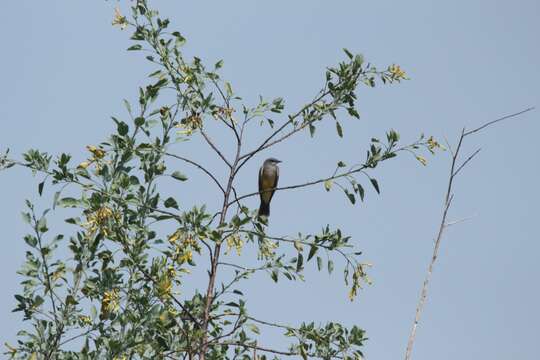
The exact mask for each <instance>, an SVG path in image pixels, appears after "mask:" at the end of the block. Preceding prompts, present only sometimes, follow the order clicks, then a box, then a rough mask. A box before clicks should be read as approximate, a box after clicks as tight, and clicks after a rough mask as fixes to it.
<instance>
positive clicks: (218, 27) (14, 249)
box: [0, 0, 540, 360]
mask: <svg viewBox="0 0 540 360" xmlns="http://www.w3.org/2000/svg"><path fill="white" fill-rule="evenodd" d="M154 4H157V5H158V7H160V8H161V10H162V13H163V14H167V15H168V16H169V17H170V18H171V20H172V27H174V28H176V29H178V30H179V31H181V32H182V33H183V34H184V35H185V36H186V37H187V39H188V44H187V48H186V51H187V53H188V54H190V55H197V56H199V57H201V58H202V59H204V60H205V61H206V62H207V63H208V64H213V63H214V62H215V61H217V60H218V59H224V60H225V68H224V74H225V77H227V78H228V79H229V80H230V81H231V82H232V84H233V87H234V89H235V90H236V91H237V92H238V93H239V94H241V95H242V96H243V97H244V98H245V99H246V101H249V102H251V103H252V104H253V103H254V101H255V99H256V98H257V96H258V95H259V94H262V95H264V96H265V97H268V98H272V97H276V96H282V97H284V98H285V100H286V104H287V107H286V110H287V112H293V111H295V110H296V109H298V107H299V106H300V105H301V104H302V103H303V102H304V101H306V100H309V99H311V98H312V96H313V95H314V94H315V93H316V91H318V89H319V87H320V85H321V84H322V82H323V74H324V68H325V66H328V65H333V64H336V63H337V62H338V61H339V60H341V59H343V53H342V51H341V49H342V48H343V47H347V48H349V49H350V50H352V51H354V52H361V53H363V54H364V56H365V58H366V59H367V60H368V61H370V62H372V63H374V64H376V65H379V66H381V67H384V66H386V65H388V64H391V63H398V64H400V65H401V66H402V67H403V68H404V69H405V70H406V71H407V73H408V75H409V76H410V78H411V80H410V81H407V82H405V83H402V84H400V85H396V86H391V87H377V88H375V89H367V88H365V87H364V88H361V89H360V90H359V92H358V96H359V111H360V113H361V119H360V120H347V121H344V122H343V125H344V127H345V137H344V138H343V139H339V138H338V137H337V136H336V135H335V130H334V129H333V126H327V127H322V128H320V129H319V130H318V134H319V135H320V137H318V138H316V139H315V140H312V139H310V138H309V136H307V135H306V134H301V135H300V136H298V137H296V138H295V139H294V140H293V141H290V142H288V143H286V144H283V145H279V146H276V147H275V148H273V150H272V151H271V152H269V153H267V155H268V156H275V157H277V158H279V159H282V160H284V163H283V164H282V166H281V179H280V182H281V184H282V185H290V184H296V183H298V182H301V181H305V180H312V179H317V178H320V177H323V176H326V175H328V174H329V173H331V171H332V170H333V166H334V165H335V163H336V162H337V161H338V160H344V161H346V162H352V161H354V160H356V159H362V158H363V156H364V153H365V149H366V146H367V143H368V141H369V139H370V138H371V137H372V136H379V137H380V136H384V132H385V131H386V130H387V129H390V128H394V129H396V130H398V131H399V132H400V133H401V135H402V139H403V140H404V141H407V140H409V141H412V140H414V138H415V137H416V136H417V135H418V134H420V133H421V132H424V133H426V134H430V135H434V136H435V137H437V138H440V139H444V137H447V138H448V139H449V141H451V142H453V141H454V139H455V138H456V136H457V134H458V132H459V131H460V129H461V128H462V127H463V126H468V127H475V126H477V125H480V124H481V123H483V122H485V121H488V120H492V119H495V118H497V117H499V116H502V115H506V114H509V113H513V112H517V111H519V110H521V109H524V108H527V107H530V106H539V105H540V85H539V84H540V72H539V71H538V66H539V64H540V47H539V46H538V35H539V34H540V2H538V1H537V0H517V1H497V0H489V1H488V0H484V1H480V0H469V1H465V0H456V1H428V0H423V1H397V0H394V1H387V0H382V1H369V2H368V1H360V0H356V1H352V0H350V1H343V0H337V1H332V2H330V1H319V0H295V1H284V0H274V1H256V0H250V1H248V0H237V1H226V2H225V1H182V2H180V1H155V2H154ZM115 5H116V2H105V1H67V0H64V1H61V0H52V1H30V0H7V1H4V2H3V6H2V11H1V12H0V34H1V35H0V36H1V38H2V56H1V57H0V65H1V66H0V79H1V81H0V105H1V106H0V124H1V126H0V150H5V148H7V147H9V148H11V151H12V153H13V154H14V155H17V154H21V153H22V152H23V151H25V150H26V149H29V148H39V149H41V150H46V151H48V152H50V153H53V154H56V153H59V152H62V151H67V152H71V153H73V154H74V155H75V157H76V158H77V159H80V160H82V159H83V158H84V156H86V154H85V153H84V146H85V145H87V144H96V143H98V142H100V141H101V140H104V138H105V137H106V136H107V135H108V134H109V133H110V131H111V130H112V129H113V127H112V121H111V120H110V118H109V116H111V115H118V116H125V115H126V114H125V112H124V110H123V105H122V99H123V98H127V99H131V100H133V99H136V91H137V87H138V86H139V85H142V84H144V82H145V79H144V76H145V75H146V74H148V73H149V72H150V71H151V69H152V68H151V67H150V65H149V64H148V63H147V62H146V61H144V60H143V59H142V56H141V54H137V53H129V52H126V51H125V49H126V48H127V47H128V46H130V42H129V40H128V35H129V34H128V33H127V32H122V31H120V30H119V29H118V28H113V27H112V26H111V19H112V15H113V7H114V6H115ZM122 5H125V4H122ZM276 120H282V119H276ZM221 134H222V133H221V132H217V131H216V132H215V133H213V134H212V135H213V136H214V137H215V138H216V139H217V141H218V142H220V144H221V145H222V146H224V147H225V149H228V148H227V144H226V143H225V141H226V140H227V139H226V138H225V137H223V136H222V135H221ZM538 134H540V110H538V109H537V110H535V111H533V112H529V113H527V114H525V115H524V116H522V117H520V118H518V119H514V120H512V121H509V122H506V123H503V124H500V125H498V126H496V127H493V128H491V129H489V130H488V131H485V132H483V133H481V134H479V135H478V136H476V137H474V138H472V139H471V142H470V143H469V144H468V146H467V150H468V151H472V150H474V149H475V148H476V147H482V149H483V150H482V152H481V153H480V155H479V156H478V158H477V159H476V160H475V161H474V162H473V163H472V164H471V166H470V167H469V168H467V169H466V171H465V172H464V173H463V177H462V178H460V179H459V181H458V183H457V187H456V196H455V200H454V207H453V208H452V211H451V214H450V220H457V219H461V218H466V217H470V216H474V217H473V218H472V219H471V220H469V221H467V222H464V223H461V224H459V225H456V226H454V227H452V228H450V230H449V231H448V232H447V236H446V237H445V239H444V242H443V245H442V248H441V254H440V259H439V262H438V263H437V266H436V269H435V273H434V277H433V282H432V284H433V286H432V287H431V289H430V296H429V299H428V304H427V307H426V310H425V313H424V318H423V320H422V322H421V325H420V328H419V332H418V335H417V342H416V347H415V351H414V358H415V359H418V360H431V359H438V360H450V359H456V358H460V359H492V360H503V359H520V360H527V359H530V360H534V359H538V339H539V338H540V330H539V328H538V324H539V323H540V307H539V306H538V305H539V304H540V286H539V284H540V282H539V281H538V278H539V277H540V270H539V262H538V256H539V255H538V254H540V236H539V235H538V223H537V221H538V217H539V214H540V211H539V210H540V209H539V204H540V187H539V186H538V183H539V176H540V163H539V161H538V156H539V153H540V152H539V150H538V141H537V140H538ZM256 142H257V138H252V139H251V140H250V144H251V145H252V146H253V145H254V144H256ZM177 151H178V152H181V153H184V154H190V155H193V157H194V158H196V159H198V160H200V161H201V162H204V163H205V164H208V165H209V166H215V167H216V168H217V169H218V171H219V174H220V175H221V176H222V175H223V174H224V171H225V169H224V168H222V167H220V166H221V165H220V164H219V161H218V159H216V157H215V154H213V153H211V152H209V151H207V150H205V149H204V147H203V146H202V144H201V143H200V142H198V141H197V140H194V141H193V142H192V143H188V144H182V145H181V146H179V147H178V148H177ZM448 155H449V154H443V155H439V156H436V157H429V158H428V160H429V165H428V166H427V167H423V166H421V165H420V164H418V162H417V161H415V160H414V159H413V158H411V157H407V156H403V157H399V158H398V159H397V160H392V161H391V162H388V163H385V164H384V166H382V167H381V168H380V169H378V170H377V171H376V173H375V175H376V176H377V177H378V178H379V182H380V185H381V188H382V191H381V195H380V196H377V195H376V194H375V193H373V192H371V191H370V192H369V193H368V195H367V199H366V202H365V203H362V204H360V205H356V206H354V207H353V206H351V205H350V204H349V203H348V201H347V199H346V198H345V196H344V195H343V194H342V193H339V192H334V191H332V192H330V193H326V192H325V191H324V189H323V187H322V186H320V187H317V188H313V189H310V190H305V189H304V190H298V191H290V192H281V193H278V194H276V196H275V197H274V200H273V203H272V218H271V221H272V223H271V228H272V232H273V233H275V234H277V235H285V234H289V233H290V234H294V233H296V232H298V231H302V232H304V233H307V232H317V231H319V230H320V228H321V226H322V225H325V224H327V223H328V224H331V225H332V226H338V227H340V228H342V230H343V231H344V232H345V233H348V234H351V235H352V236H353V237H354V242H355V244H357V245H358V246H359V248H360V249H362V250H363V251H364V259H365V260H366V261H369V262H371V263H373V264H374V267H373V269H372V271H371V276H372V278H373V280H374V285H372V286H371V287H368V288H366V289H364V290H363V291H361V292H360V295H359V297H358V299H357V300H356V301H355V302H353V303H350V302H349V301H348V299H347V296H346V289H345V287H344V285H343V282H342V279H341V276H340V274H334V276H333V277H329V276H328V275H327V274H326V273H320V274H319V273H317V272H316V271H312V269H310V270H308V271H307V272H306V279H307V281H306V282H305V283H300V284H298V283H286V282H283V283H281V282H280V283H279V284H278V286H275V285H274V284H273V283H272V282H271V281H270V279H269V278H266V277H260V278H256V279H255V281H252V282H250V283H248V284H247V285H246V291H245V293H246V294H247V296H248V299H249V302H248V306H249V309H250V310H251V312H252V313H253V314H254V315H256V316H258V317H261V318H266V319H271V320H276V321H283V322H288V323H291V324H295V323H296V322H300V321H311V320H314V321H316V322H318V323H322V322H325V321H329V320H337V321H343V322H344V323H346V324H349V325H350V324H358V325H359V326H361V327H362V328H364V329H366V330H367V334H368V337H369V338H370V340H369V341H368V342H367V344H366V348H365V353H366V355H367V358H368V359H396V358H398V359H399V358H400V357H401V358H403V355H404V350H405V346H406V342H407V337H408V334H409V330H410V327H411V324H412V320H413V316H414V309H415V305H416V302H417V299H418V295H419V291H420V286H421V283H422V281H423V278H424V274H425V270H426V267H427V265H428V261H429V258H430V256H431V251H432V245H433V238H434V236H435V233H436V229H437V225H438V221H439V218H440V215H441V207H442V200H443V195H444V191H445V186H446V177H447V168H448V165H449V158H448ZM262 159H263V157H259V158H256V159H254V161H253V162H252V164H251V165H250V166H247V167H246V168H245V169H244V170H243V172H242V173H241V181H240V183H239V185H238V188H239V189H240V191H241V192H242V193H248V192H252V191H255V190H256V186H257V184H256V183H257V181H256V173H257V168H258V166H259V164H260V162H261V161H262ZM176 165H177V166H178V168H179V169H181V170H182V171H183V172H185V173H187V174H188V175H189V176H190V177H191V179H192V180H193V181H191V182H188V183H186V185H185V186H186V188H169V190H170V191H175V192H176V194H177V196H178V198H179V200H180V203H181V205H182V206H186V207H188V206H191V205H192V204H194V203H200V202H201V201H204V202H207V203H208V204H209V206H210V208H213V207H214V206H216V205H215V204H216V196H217V193H216V192H213V190H214V189H213V188H212V185H211V184H210V183H205V182H203V179H204V178H202V177H200V175H198V174H197V173H196V172H195V170H193V169H189V168H185V167H184V166H183V165H182V164H176ZM199 179H200V181H198V180H199ZM37 183H38V179H35V178H32V176H31V174H30V173H29V172H27V171H25V170H23V169H16V168H15V169H10V171H6V172H2V173H0V199H1V201H0V214H1V217H0V224H1V225H2V230H3V235H2V240H1V241H2V247H1V248H2V249H3V251H1V252H0V271H1V274H2V291H1V293H0V309H1V311H0V340H1V343H3V342H4V341H8V342H11V343H13V342H15V333H16V329H17V330H18V329H19V328H20V327H21V322H22V317H21V315H20V313H11V312H10V311H11V309H12V308H13V307H14V305H15V302H14V299H13V294H15V293H16V292H17V291H19V289H20V288H19V285H18V283H19V281H20V278H19V277H18V276H17V275H16V274H15V271H16V270H17V269H18V268H19V266H20V265H21V264H22V262H23V259H24V252H25V245H24V242H23V240H22V237H23V236H24V234H25V233H26V232H27V231H28V228H26V227H25V226H24V225H23V223H22V220H21V218H20V212H21V211H22V209H23V204H24V199H26V198H30V199H36V196H37V192H36V188H37ZM176 186H178V185H176ZM187 189H189V191H188V190H187ZM249 204H250V205H251V206H253V207H256V206H257V202H256V199H254V198H253V199H252V200H251V202H250V203H249ZM40 205H41V206H46V205H47V204H46V203H41V204H40ZM232 259H234V258H232ZM234 260H238V261H244V259H234ZM204 281H205V278H204V277H202V276H199V277H195V280H194V283H193V284H192V285H191V286H193V287H194V288H195V287H197V286H198V285H199V284H201V286H204V285H202V284H203V282H204ZM263 338H264V334H263ZM275 341H276V340H275V339H274V338H271V339H269V342H275Z"/></svg>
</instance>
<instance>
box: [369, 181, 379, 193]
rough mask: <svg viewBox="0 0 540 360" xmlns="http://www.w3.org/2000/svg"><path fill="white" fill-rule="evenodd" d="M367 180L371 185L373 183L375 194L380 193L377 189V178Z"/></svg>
mask: <svg viewBox="0 0 540 360" xmlns="http://www.w3.org/2000/svg"><path fill="white" fill-rule="evenodd" d="M369 181H371V185H373V187H374V188H375V191H376V192H377V194H380V193H381V192H380V190H379V183H378V182H377V180H375V179H373V178H370V179H369Z"/></svg>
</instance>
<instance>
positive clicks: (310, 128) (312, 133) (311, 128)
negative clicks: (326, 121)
mask: <svg viewBox="0 0 540 360" xmlns="http://www.w3.org/2000/svg"><path fill="white" fill-rule="evenodd" d="M309 135H310V136H311V137H313V135H315V126H314V125H313V124H309Z"/></svg>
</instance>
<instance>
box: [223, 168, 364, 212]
mask: <svg viewBox="0 0 540 360" xmlns="http://www.w3.org/2000/svg"><path fill="white" fill-rule="evenodd" d="M365 169H367V166H366V165H362V166H360V167H359V168H358V169H354V170H350V171H347V172H345V173H342V174H339V175H334V176H330V177H326V178H323V179H319V180H313V181H309V182H306V183H303V184H296V185H289V186H282V187H275V188H271V189H266V190H261V191H256V192H252V193H249V194H246V195H242V196H240V197H238V198H236V199H235V200H233V201H231V202H230V203H228V204H227V206H230V205H233V204H235V203H237V202H239V201H240V200H242V199H245V198H248V197H251V196H255V195H259V194H262V193H265V192H271V191H281V190H291V189H298V188H303V187H306V186H311V185H316V184H320V183H323V182H325V181H328V180H335V179H339V178H342V177H345V176H349V175H352V174H355V173H358V172H361V171H363V170H365Z"/></svg>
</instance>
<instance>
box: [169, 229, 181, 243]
mask: <svg viewBox="0 0 540 360" xmlns="http://www.w3.org/2000/svg"><path fill="white" fill-rule="evenodd" d="M180 234H181V233H180V230H177V231H175V232H174V233H173V234H172V235H171V236H169V242H170V243H171V244H174V243H176V241H177V240H178V238H180Z"/></svg>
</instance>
